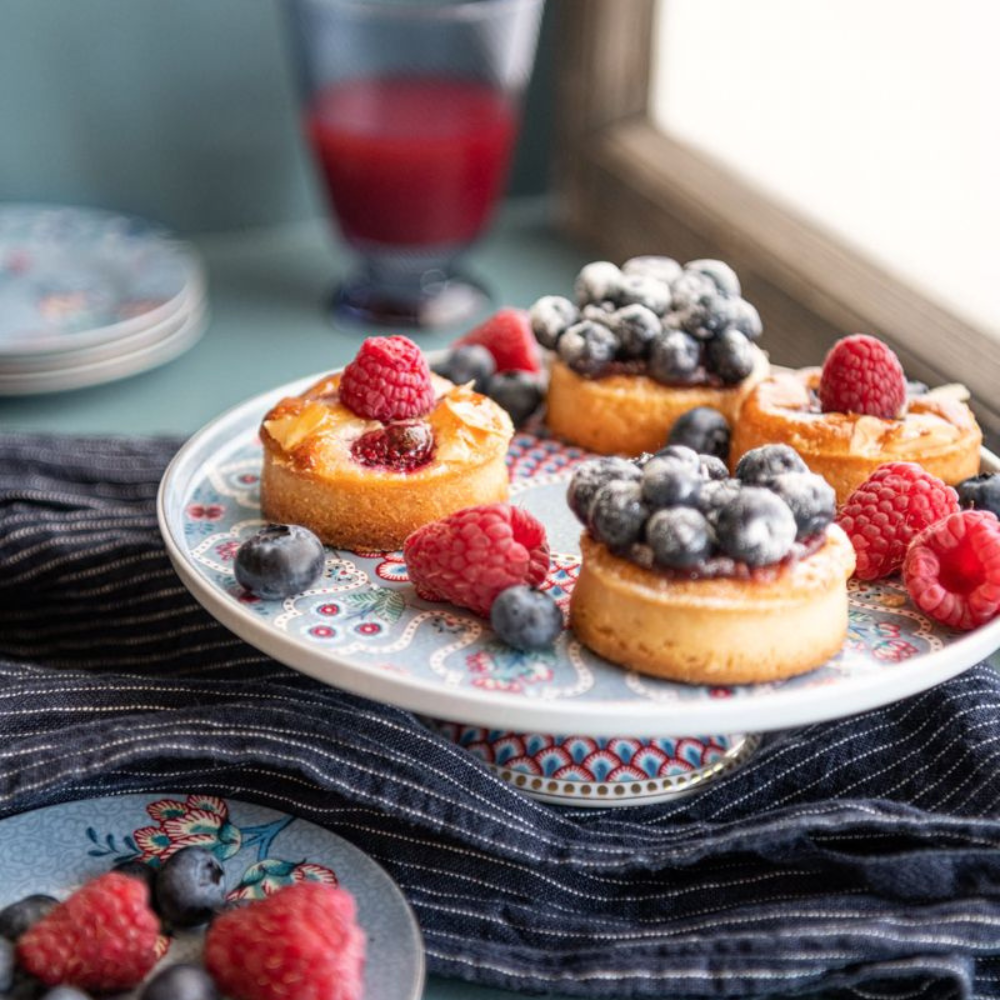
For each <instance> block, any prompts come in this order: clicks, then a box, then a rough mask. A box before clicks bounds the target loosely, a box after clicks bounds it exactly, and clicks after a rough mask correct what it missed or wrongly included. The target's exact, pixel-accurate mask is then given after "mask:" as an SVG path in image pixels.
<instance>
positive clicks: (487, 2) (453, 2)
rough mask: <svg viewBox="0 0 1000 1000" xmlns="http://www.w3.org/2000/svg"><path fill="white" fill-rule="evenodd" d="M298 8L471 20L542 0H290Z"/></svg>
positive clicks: (529, 5) (401, 16)
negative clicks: (311, 6)
mask: <svg viewBox="0 0 1000 1000" xmlns="http://www.w3.org/2000/svg"><path fill="white" fill-rule="evenodd" d="M293 3H295V4H298V5H301V4H303V3H311V4H314V5H317V6H320V7H327V8H329V9H330V10H344V11H351V12H354V13H358V14H363V15H364V16H366V17H369V16H370V17H372V18H373V19H374V18H376V17H385V18H400V19H405V18H413V19H414V20H436V19H440V20H463V21H472V20H479V19H485V18H487V17H492V16H499V15H501V14H504V13H506V12H508V11H510V10H518V9H530V8H533V7H541V6H543V5H544V4H545V0H432V2H429V3H420V4H416V3H408V2H407V0H380V2H378V0H376V2H373V0H293Z"/></svg>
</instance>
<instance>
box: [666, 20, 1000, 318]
mask: <svg viewBox="0 0 1000 1000" xmlns="http://www.w3.org/2000/svg"><path fill="white" fill-rule="evenodd" d="M657 44H658V46H659V54H660V58H658V59H657V67H656V72H655V74H654V79H653V87H652V95H651V96H652V105H653V108H654V116H655V119H656V121H657V123H658V124H659V126H660V127H661V128H663V129H664V130H666V131H669V132H671V133H672V134H674V135H676V136H677V137H679V138H681V139H684V140H687V141H689V142H690V143H691V144H693V145H695V146H697V147H699V148H701V149H702V150H704V151H706V152H708V153H711V154H713V155H714V156H716V157H717V158H719V159H721V160H723V161H724V162H725V163H726V164H727V165H729V166H730V167H732V168H734V169H736V170H738V171H739V172H740V173H741V174H743V175H744V176H745V177H747V178H748V179H750V180H752V181H753V182H755V183H756V184H757V185H758V186H760V187H761V188H763V189H765V190H766V191H767V192H768V193H770V194H772V195H773V196H776V197H778V198H780V199H781V200H783V201H784V202H785V203H787V204H790V205H791V206H793V207H795V208H796V209H798V210H799V211H800V212H804V213H806V214H807V215H810V216H812V217H813V218H814V219H815V220H817V221H819V222H821V223H823V224H825V225H826V226H827V227H828V228H830V229H831V230H834V231H836V232H837V233H838V234H839V235H840V236H842V237H845V238H847V239H848V240H850V241H851V242H852V243H854V244H855V245H857V246H858V247H860V248H861V249H863V250H864V251H865V252H866V253H868V254H869V255H870V256H871V257H873V258H874V259H876V260H878V262H879V263H880V264H882V265H883V266H884V267H886V268H887V269H889V270H891V271H894V272H895V273H897V274H899V275H901V276H902V277H904V278H906V279H908V280H909V281H910V282H911V283H914V284H915V285H916V286H917V287H919V288H920V289H921V291H922V292H924V293H925V294H927V295H928V296H930V297H932V298H936V299H937V300H938V301H940V302H941V303H942V304H943V305H945V306H946V307H948V308H950V309H952V310H953V311H955V312H957V313H958V314H960V315H962V316H964V317H965V318H967V319H970V320H971V321H972V322H974V323H976V324H977V325H979V326H980V327H983V328H985V329H989V330H990V331H991V332H993V333H994V334H995V335H996V336H998V337H1000V2H996V0H660V9H659V17H658V25H657Z"/></svg>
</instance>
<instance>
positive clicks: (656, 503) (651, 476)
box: [642, 457, 702, 510]
mask: <svg viewBox="0 0 1000 1000" xmlns="http://www.w3.org/2000/svg"><path fill="white" fill-rule="evenodd" d="M695 461H696V463H697V458H696V459H695ZM701 484H702V479H701V476H700V474H699V471H698V466H697V464H695V467H694V469H693V470H692V469H690V468H688V467H687V466H686V465H685V464H684V463H683V462H682V461H680V460H679V459H676V458H669V457H667V458H659V457H656V458H652V459H650V460H649V461H648V462H647V463H646V465H645V467H644V468H643V470H642V499H643V500H645V502H646V503H647V504H648V505H649V506H650V507H652V508H653V509H654V510H659V509H660V508H663V507H673V506H675V505H679V504H681V505H682V504H693V503H694V502H695V500H696V499H697V496H698V491H699V490H700V489H701Z"/></svg>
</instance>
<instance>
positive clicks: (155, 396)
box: [0, 199, 587, 1000]
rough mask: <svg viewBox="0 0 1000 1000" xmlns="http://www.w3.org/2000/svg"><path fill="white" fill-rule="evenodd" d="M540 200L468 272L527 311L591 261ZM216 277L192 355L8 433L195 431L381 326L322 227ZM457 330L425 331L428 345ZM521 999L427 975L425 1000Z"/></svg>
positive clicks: (7, 418) (215, 241)
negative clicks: (355, 305) (368, 325)
mask: <svg viewBox="0 0 1000 1000" xmlns="http://www.w3.org/2000/svg"><path fill="white" fill-rule="evenodd" d="M548 213H549V206H548V204H547V203H546V202H545V201H544V200H537V199H528V200H518V201H513V202H510V203H508V204H507V205H506V206H505V207H504V208H503V210H502V211H501V213H500V215H499V218H498V219H497V224H496V225H495V226H494V228H493V230H492V232H491V233H490V235H489V236H488V237H487V238H486V239H485V240H484V241H483V242H482V243H481V244H480V245H479V246H478V247H477V248H476V249H475V250H474V251H473V252H471V253H470V254H469V258H468V268H469V270H470V271H471V272H473V273H475V274H476V276H477V277H479V278H480V279H481V280H483V281H484V282H485V283H486V284H487V285H488V286H489V288H490V290H491V291H492V292H493V294H494V297H495V300H496V302H497V304H506V305H517V306H528V305H530V304H531V302H533V301H534V300H535V299H536V298H538V297H539V296H540V295H544V294H547V293H553V292H563V293H565V292H567V291H569V289H570V287H571V284H572V281H573V278H574V276H575V274H576V272H577V271H578V270H579V269H580V267H581V266H582V264H583V263H585V262H586V260H587V257H586V254H585V251H584V250H583V249H582V248H575V247H572V246H570V245H568V244H567V243H566V242H564V241H562V240H561V239H560V238H559V237H558V236H557V235H556V233H555V232H554V230H553V228H552V227H551V225H550V220H549V214H548ZM196 243H197V246H198V249H199V250H200V251H201V253H202V255H203V257H204V260H205V264H206V267H207V269H208V288H209V304H210V309H211V320H210V323H209V326H208V329H207V331H206V333H205V336H204V338H203V339H202V340H201V341H200V342H199V343H198V344H197V345H196V346H195V347H194V348H192V350H190V351H189V352H188V353H187V354H185V355H184V356H182V357H181V358H179V359H177V360H176V361H174V362H172V363H171V364H169V365H166V366H164V367H163V368H160V369H157V370H156V371H152V372H147V373H145V374H142V375H137V376H134V377H133V378H130V379H125V380H123V381H121V382H113V383H110V384H108V385H104V386H96V387H94V388H91V389H80V390H76V391H74V392H65V393H55V394H51V395H44V396H34V397H18V398H8V399H0V428H3V429H7V430H10V429H19V430H36V431H52V432H57V433H61V432H65V433H79V434H88V433H117V434H178V435H185V436H186V435H190V434H191V433H193V432H194V431H196V430H197V429H198V428H199V427H201V426H202V425H203V424H205V423H206V422H208V421H209V420H211V419H212V418H213V417H215V416H217V415H218V414H219V413H221V412H223V411H224V410H226V409H228V408H229V407H231V406H233V405H235V404H236V403H239V402H240V401H241V400H243V399H246V398H247V397H249V396H252V395H254V394H255V393H258V392H263V391H265V390H267V389H270V388H273V387H275V386H277V385H280V384H282V383H284V382H287V381H290V380H291V379H294V378H297V377H299V376H302V375H308V374H309V373H311V372H315V371H320V370H323V369H327V368H335V367H337V366H338V365H342V364H344V363H345V362H346V361H348V360H349V359H350V358H351V356H352V355H353V353H354V351H355V349H356V348H357V345H358V344H359V343H360V342H361V340H362V339H363V338H364V336H366V335H367V334H369V333H377V332H378V331H375V330H364V329H350V330H347V329H334V328H333V327H332V326H331V325H330V323H329V322H328V320H327V319H326V317H325V316H324V315H323V310H322V304H323V302H324V299H325V298H327V297H328V296H329V292H330V289H331V287H332V285H333V282H334V280H335V277H336V275H337V274H338V273H340V272H341V271H342V270H343V269H344V267H345V266H346V262H347V257H346V254H345V253H344V251H343V249H341V248H340V247H338V246H337V243H336V240H335V238H334V237H333V236H331V234H330V231H329V228H328V226H327V225H326V223H325V222H324V221H323V220H319V219H317V220H315V221H313V222H309V223H304V224H301V225H296V226H294V227H289V228H282V229H271V230H257V231H250V232H244V233H227V234H224V235H218V236H209V237H204V238H201V239H198V240H197V241H196ZM452 336H453V334H448V335H445V334H434V335H432V334H428V335H421V336H420V337H419V338H418V339H419V341H420V343H421V344H422V345H423V346H425V347H427V348H436V347H443V346H445V345H446V344H447V343H448V342H449V340H450V339H451V337H452ZM513 996H515V994H511V993H508V992H506V991H502V990H492V989H484V988H481V987H476V986H471V985H469V984H467V983H462V982H457V981H449V980H444V979H439V978H436V977H431V978H430V979H429V980H428V983H427V988H426V991H425V993H424V997H425V1000H503V998H511V997H513Z"/></svg>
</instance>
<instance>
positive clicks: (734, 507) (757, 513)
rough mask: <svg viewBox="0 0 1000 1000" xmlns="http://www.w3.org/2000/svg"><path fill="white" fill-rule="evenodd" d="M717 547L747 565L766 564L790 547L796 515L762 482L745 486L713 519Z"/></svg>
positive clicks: (779, 556) (793, 539) (794, 530)
mask: <svg viewBox="0 0 1000 1000" xmlns="http://www.w3.org/2000/svg"><path fill="white" fill-rule="evenodd" d="M715 532H716V536H717V538H718V542H719V548H721V549H722V551H723V552H725V554H726V555H727V556H730V557H731V558H733V559H738V560H740V561H741V562H745V563H746V564H747V565H748V566H768V565H770V564H771V563H776V562H779V561H780V560H782V559H784V558H785V556H787V555H788V553H789V552H790V551H791V548H792V544H793V542H794V541H795V533H796V527H795V518H794V517H793V516H792V512H791V511H790V510H789V509H788V504H786V503H785V502H784V501H783V500H782V499H781V498H780V497H778V496H776V495H775V494H774V493H772V492H771V491H770V490H768V489H765V488H763V487H761V486H744V487H743V489H741V490H740V491H739V493H738V494H737V495H736V496H735V497H734V498H733V499H732V500H730V501H729V502H728V503H726V504H725V506H723V507H722V508H721V509H720V510H719V512H718V515H717V517H716V519H715Z"/></svg>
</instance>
